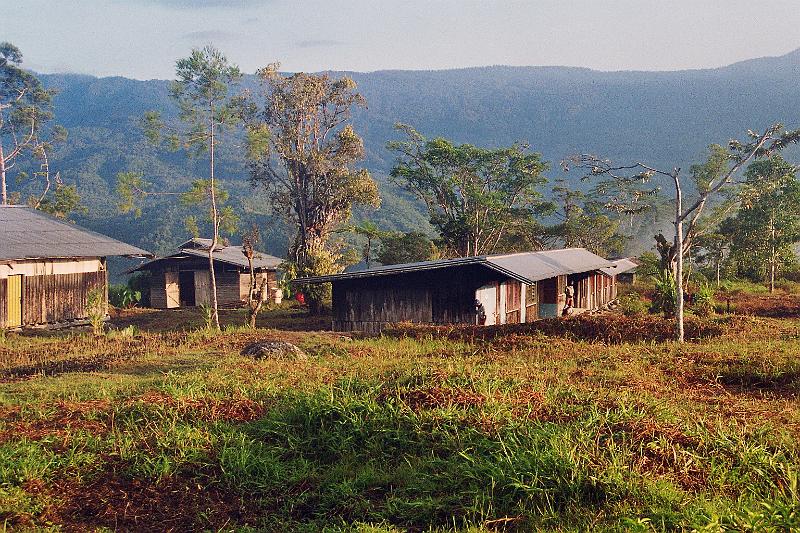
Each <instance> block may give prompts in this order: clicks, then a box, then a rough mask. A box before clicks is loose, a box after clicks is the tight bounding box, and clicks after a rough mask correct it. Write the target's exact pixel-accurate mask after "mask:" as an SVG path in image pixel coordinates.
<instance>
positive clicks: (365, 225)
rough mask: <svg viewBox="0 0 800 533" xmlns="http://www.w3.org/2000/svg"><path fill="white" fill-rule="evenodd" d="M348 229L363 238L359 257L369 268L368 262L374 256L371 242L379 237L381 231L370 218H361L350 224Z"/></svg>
mask: <svg viewBox="0 0 800 533" xmlns="http://www.w3.org/2000/svg"><path fill="white" fill-rule="evenodd" d="M350 231H352V232H353V233H355V234H356V235H358V236H360V237H363V238H364V241H365V242H364V246H363V247H362V248H361V259H362V260H363V261H364V263H366V265H367V268H369V265H370V263H371V262H372V259H373V257H374V254H373V244H374V243H375V241H378V240H379V239H380V238H381V235H382V232H381V231H380V230H379V229H378V226H377V225H376V224H375V223H374V222H372V221H371V220H363V221H361V222H360V223H358V224H356V225H354V226H351V228H350Z"/></svg>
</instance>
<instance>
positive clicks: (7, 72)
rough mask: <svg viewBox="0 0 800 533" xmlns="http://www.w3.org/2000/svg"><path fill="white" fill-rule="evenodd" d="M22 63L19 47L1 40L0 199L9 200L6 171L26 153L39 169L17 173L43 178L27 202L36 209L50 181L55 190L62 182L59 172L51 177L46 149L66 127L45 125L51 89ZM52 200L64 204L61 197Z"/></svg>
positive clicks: (50, 107)
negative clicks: (38, 188) (39, 186)
mask: <svg viewBox="0 0 800 533" xmlns="http://www.w3.org/2000/svg"><path fill="white" fill-rule="evenodd" d="M21 64H22V52H20V50H19V48H17V47H16V46H14V45H13V44H11V43H8V42H2V43H0V203H2V204H8V203H9V202H10V200H11V195H10V194H9V191H8V172H9V171H10V170H11V169H13V168H14V167H16V166H17V164H18V162H19V161H20V159H21V158H22V157H23V156H28V157H30V159H31V162H32V164H33V165H34V166H35V165H37V164H38V166H39V170H36V171H33V172H32V173H31V174H30V175H29V174H28V173H21V174H20V176H19V177H20V179H25V178H28V177H31V178H33V179H35V180H37V181H38V180H41V181H42V182H43V185H42V192H40V193H38V194H37V195H36V197H35V198H33V199H32V200H31V202H30V203H31V205H32V206H33V207H35V208H37V209H38V208H40V207H41V206H42V205H43V204H44V203H45V200H46V199H47V195H48V193H49V192H50V189H51V187H52V185H53V181H55V182H56V185H57V187H56V192H59V189H61V187H62V186H63V183H62V182H61V179H60V177H59V175H58V174H56V176H55V179H54V180H53V179H51V175H50V161H49V158H48V151H49V150H50V149H51V143H52V142H57V141H62V140H64V139H65V138H66V130H64V128H62V127H59V126H52V127H50V128H48V127H47V125H48V123H49V122H50V121H51V120H52V118H53V92H52V91H48V90H46V89H45V88H44V87H43V86H42V84H41V82H40V81H39V79H38V78H36V76H34V75H33V74H31V73H30V72H28V71H26V70H24V69H23V68H22V67H21V66H20V65H21ZM60 192H61V193H62V196H63V195H64V194H70V195H71V196H73V197H74V196H76V195H77V191H74V188H73V190H71V191H64V190H61V191H60ZM72 193H74V194H72ZM55 201H56V202H60V203H61V204H62V206H64V207H66V205H65V204H64V202H63V198H62V199H61V200H59V199H56V200H55ZM50 202H52V201H50ZM74 207H77V203H76V205H75V206H74Z"/></svg>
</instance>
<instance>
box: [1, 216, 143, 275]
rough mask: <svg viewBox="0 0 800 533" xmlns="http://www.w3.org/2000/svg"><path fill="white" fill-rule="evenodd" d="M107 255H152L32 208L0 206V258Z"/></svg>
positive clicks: (71, 257) (54, 257)
mask: <svg viewBox="0 0 800 533" xmlns="http://www.w3.org/2000/svg"><path fill="white" fill-rule="evenodd" d="M111 256H128V257H153V254H151V253H150V252H148V251H146V250H142V249H141V248H137V247H135V246H131V245H130V244H125V243H124V242H121V241H118V240H116V239H112V238H111V237H107V236H105V235H101V234H100V233H96V232H94V231H90V230H88V229H84V228H81V227H79V226H76V225H75V224H71V223H69V222H65V221H63V220H59V219H57V218H55V217H52V216H50V215H48V214H46V213H43V212H41V211H37V210H36V209H33V208H32V207H28V206H22V205H3V206H0V261H4V262H8V261H23V260H36V259H80V258H87V257H111Z"/></svg>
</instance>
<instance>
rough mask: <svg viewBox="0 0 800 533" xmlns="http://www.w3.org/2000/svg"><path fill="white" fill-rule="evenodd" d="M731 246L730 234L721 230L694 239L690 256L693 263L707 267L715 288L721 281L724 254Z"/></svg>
mask: <svg viewBox="0 0 800 533" xmlns="http://www.w3.org/2000/svg"><path fill="white" fill-rule="evenodd" d="M730 246H731V233H729V232H728V231H725V230H724V229H723V228H718V230H717V231H712V232H710V233H705V234H702V235H699V236H698V237H697V238H696V239H695V249H694V253H693V254H692V255H693V257H694V259H695V261H697V262H698V263H700V264H701V265H702V264H705V265H708V267H709V268H710V270H712V271H713V273H714V279H715V280H716V285H717V287H719V286H720V283H721V281H722V264H723V261H725V253H726V252H727V251H728V249H729V248H730Z"/></svg>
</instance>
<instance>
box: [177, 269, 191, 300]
mask: <svg viewBox="0 0 800 533" xmlns="http://www.w3.org/2000/svg"><path fill="white" fill-rule="evenodd" d="M178 290H179V294H180V302H181V307H194V306H195V298H194V292H195V290H194V270H181V271H180V273H179V274H178Z"/></svg>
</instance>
